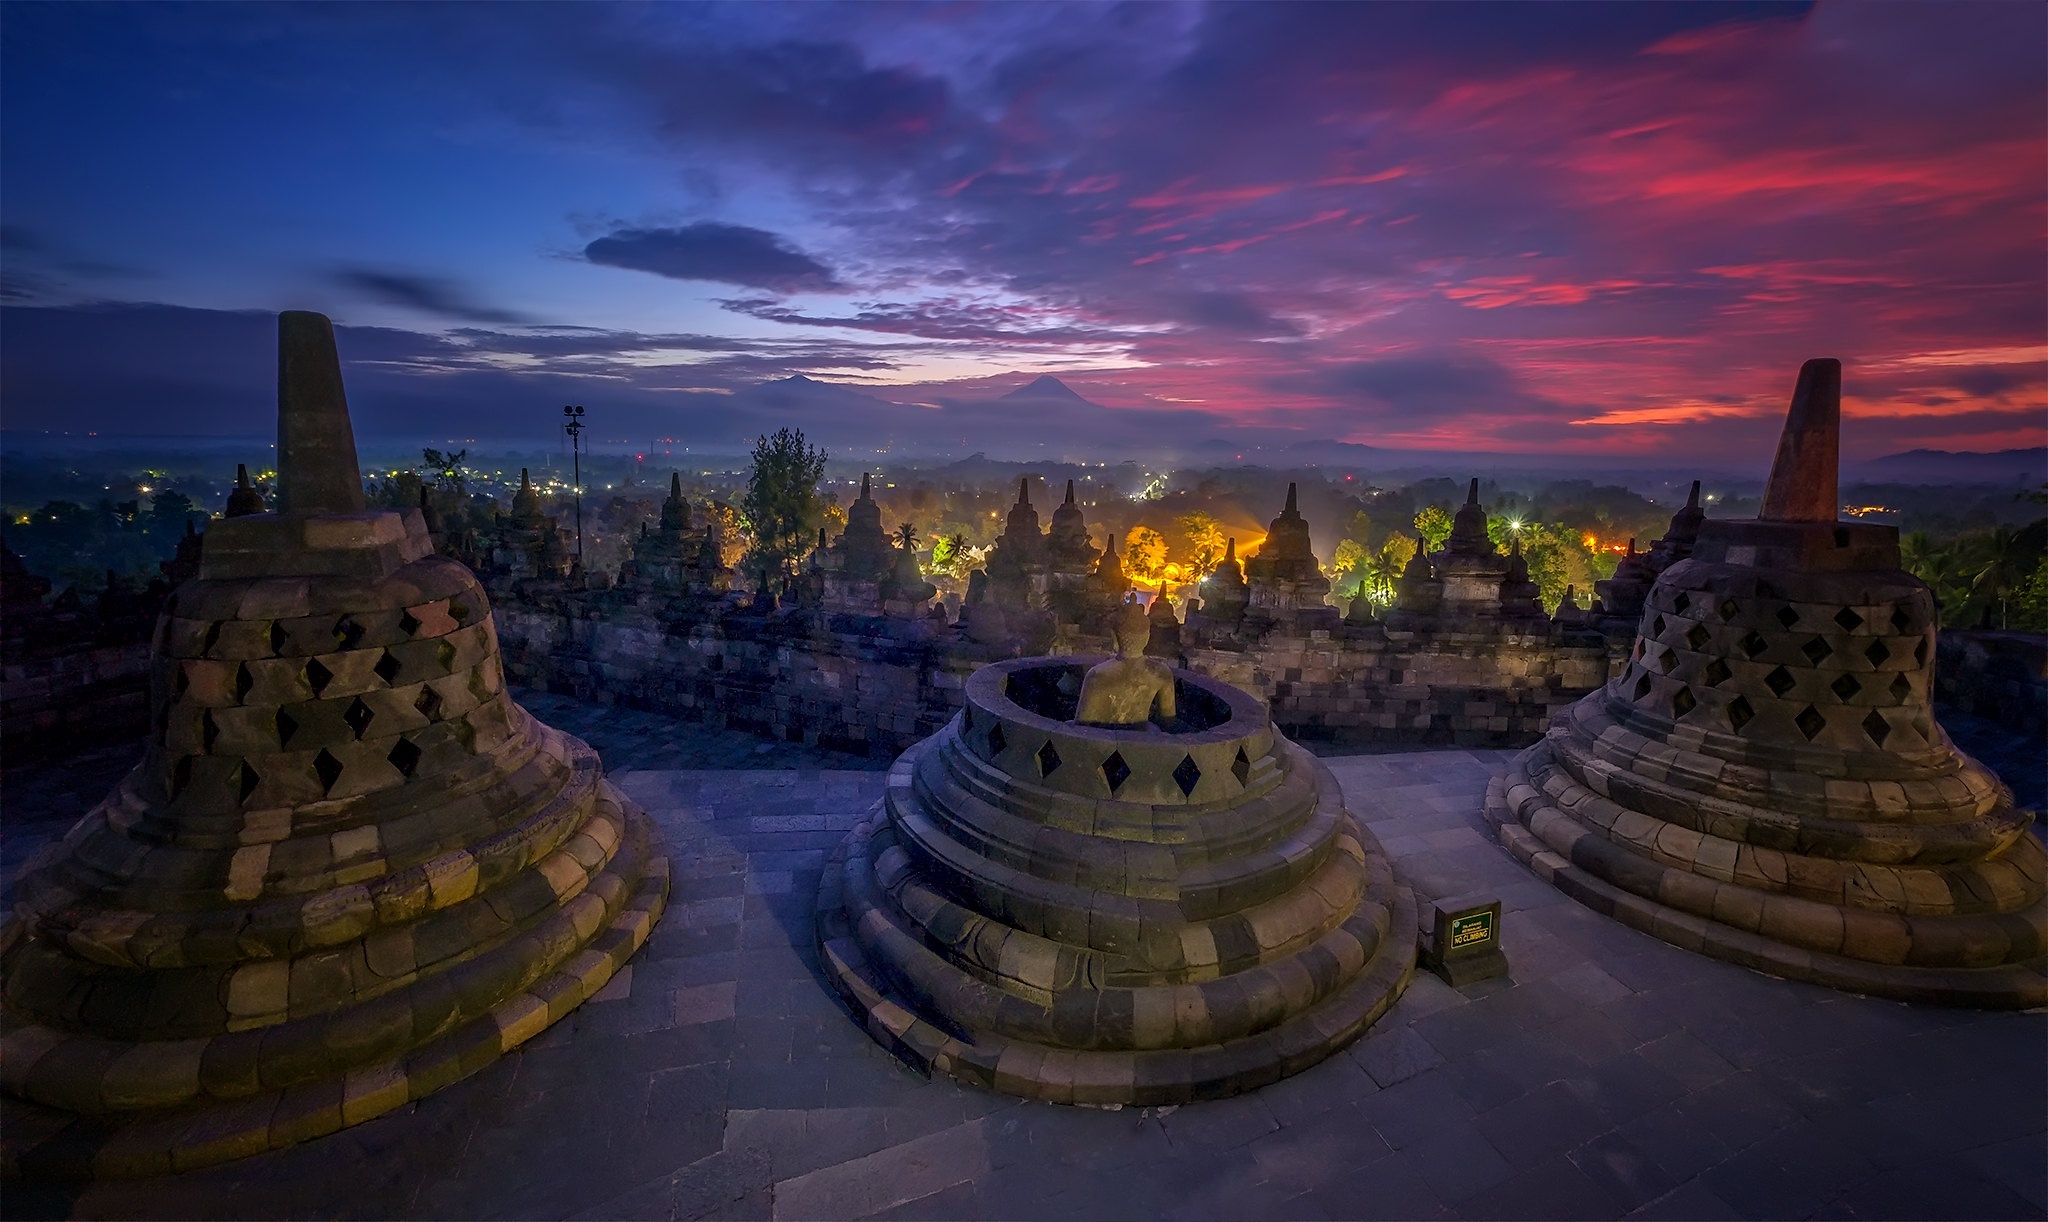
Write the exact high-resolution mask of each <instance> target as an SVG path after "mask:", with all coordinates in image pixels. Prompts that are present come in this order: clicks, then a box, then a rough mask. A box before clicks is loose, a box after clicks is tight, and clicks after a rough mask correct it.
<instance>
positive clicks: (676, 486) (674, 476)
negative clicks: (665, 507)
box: [668, 471, 683, 501]
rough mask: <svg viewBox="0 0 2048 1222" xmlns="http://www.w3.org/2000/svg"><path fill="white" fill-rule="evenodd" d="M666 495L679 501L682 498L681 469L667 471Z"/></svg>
mask: <svg viewBox="0 0 2048 1222" xmlns="http://www.w3.org/2000/svg"><path fill="white" fill-rule="evenodd" d="M668 495H669V497H670V499H672V500H677V501H680V500H682V499H683V473H682V472H681V471H671V472H669V473H668Z"/></svg>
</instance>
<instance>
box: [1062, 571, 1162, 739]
mask: <svg viewBox="0 0 2048 1222" xmlns="http://www.w3.org/2000/svg"><path fill="white" fill-rule="evenodd" d="M1110 634H1111V638H1112V639H1113V640H1114V641H1115V644H1116V654H1117V656H1116V657H1114V658H1111V659H1110V660H1109V661H1107V662H1099V663H1097V664H1096V665H1094V666H1092V667H1090V668H1089V669H1088V673H1087V674H1086V675H1085V676H1083V677H1082V679H1081V699H1080V705H1079V708H1078V710H1077V711H1076V713H1075V715H1074V720H1076V721H1078V722H1080V723H1081V724H1082V725H1090V726H1140V725H1144V724H1146V723H1148V722H1150V721H1151V720H1152V718H1153V715H1154V713H1155V712H1156V713H1157V714H1158V716H1159V717H1160V718H1162V719H1171V718H1172V717H1173V715H1174V709H1173V670H1172V668H1171V667H1169V666H1167V664H1166V663H1164V662H1162V661H1160V660H1159V659H1157V658H1148V657H1146V656H1145V646H1146V645H1147V644H1148V643H1149V642H1150V641H1151V639H1152V622H1151V620H1150V619H1149V618H1148V617H1147V616H1146V614H1145V610H1144V608H1142V607H1140V606H1139V605H1138V604H1137V603H1135V602H1127V603H1125V604H1124V605H1123V609H1122V610H1121V611H1119V612H1118V613H1117V615H1116V618H1115V619H1114V620H1112V621H1111V622H1110Z"/></svg>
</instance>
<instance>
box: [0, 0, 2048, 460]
mask: <svg viewBox="0 0 2048 1222" xmlns="http://www.w3.org/2000/svg"><path fill="white" fill-rule="evenodd" d="M0 226H4V231H0V424H4V426H5V427H6V428H8V429H42V428H49V429H58V430H70V431H85V430H97V431H100V432H102V433H103V434H114V435H128V434H194V435H199V434H238V433H261V432H264V431H266V430H267V429H268V428H269V427H271V421H272V420H273V419H274V416H273V412H274V387H275V374H274V368H275V365H274V362H275V356H274V338H273V336H274V323H273V322H272V321H271V315H272V314H273V313H274V312H275V311H277V310H280V309H317V310H322V311H324V312H327V313H329V314H330V315H332V316H333V317H334V319H335V321H336V323H337V325H338V326H339V327H340V332H339V334H340V345H341V348H342V353H343V358H344V361H345V363H346V364H345V368H346V374H347V377H348V384H349V390H350V398H351V404H352V407H353V409H354V414H355V416H356V420H357V425H358V428H359V430H363V431H365V432H367V433H370V434H373V435H408V434H418V435H421V436H429V435H432V436H442V435H478V436H485V437H491V438H508V439H510V438H519V437H523V436H532V437H534V438H537V439H547V438H550V437H551V436H552V433H551V429H552V428H553V425H554V424H555V423H556V422H557V419H558V416H559V408H560V405H561V404H563V403H569V402H574V403H579V404H583V405H585V406H586V407H587V408H588V410H589V419H590V420H591V421H592V425H591V431H592V433H593V434H595V435H597V436H600V437H605V436H615V437H616V438H617V439H622V440H631V439H634V438H640V437H654V436H663V437H674V438H678V439H681V440H683V441H692V440H694V441H697V442H700V443H706V444H709V443H711V442H713V441H731V440H733V439H740V438H745V437H750V436H752V435H754V434H755V433H757V432H760V431H763V430H771V429H773V428H775V427H777V426H778V425H779V424H781V423H785V422H789V423H799V424H801V425H802V426H804V427H806V428H807V430H810V431H812V432H813V434H814V437H815V438H816V439H818V440H822V441H824V442H825V443H826V444H827V445H828V446H868V445H873V446H877V447H879V446H881V445H883V444H889V443H894V444H899V445H907V444H910V443H913V442H918V441H922V442H924V443H926V444H928V445H935V446H939V447H942V448H946V447H950V448H952V449H957V450H959V451H960V452H961V453H963V454H964V453H967V452H971V451H973V450H977V449H979V450H988V451H989V452H991V453H1000V452H1002V451H1004V450H1006V449H1008V450H1016V449H1028V448H1029V447H1030V446H1031V445H1033V444H1040V445H1042V444H1044V443H1046V442H1047V441H1048V439H1051V440H1056V441H1057V442H1058V443H1059V444H1060V445H1061V446H1062V448H1063V449H1064V450H1066V451H1067V452H1069V453H1071V452H1074V451H1075V450H1076V448H1077V447H1078V448H1079V449H1080V450H1082V451H1084V452H1085V451H1086V450H1087V449H1089V448H1091V447H1093V448H1096V449H1097V450H1098V453H1099V457H1100V458H1102V459H1104V460H1111V461H1113V460H1115V459H1118V458H1122V457H1125V456H1127V452H1129V451H1132V450H1136V449H1141V448H1143V447H1145V446H1147V445H1150V444H1153V443H1157V442H1159V441H1161V440H1162V439H1171V440H1185V441H1193V440H1196V439H1221V440H1223V441H1225V442H1228V443H1231V444H1237V443H1239V442H1242V443H1244V444H1246V445H1248V446H1249V445H1252V444H1269V445H1270V444H1289V443H1296V444H1298V443H1302V442H1319V441H1325V440H1334V441H1345V442H1353V443H1359V444H1364V445H1371V446H1378V447H1384V448H1391V449H1409V450H1431V449H1446V450H1460V451H1474V450H1477V451H1498V452H1504V453H1528V454H1552V455H1578V454H1584V455H1599V456H1605V457H1607V458H1609V459H1612V458H1614V457H1616V456H1628V455H1633V454H1641V455H1643V456H1645V457H1646V458H1657V459H1670V458H1697V459H1699V460H1700V461H1710V460H1711V461H1719V462H1731V463H1735V464H1738V465H1740V464H1751V465H1756V466H1758V467H1759V468H1760V467H1761V466H1763V465H1764V464H1767V463H1768V458H1769V453H1770V450H1771V447H1772V444H1773V442H1774V439H1775V436H1776V431H1777V428H1778V425H1779V423H1780V421H1782V419H1783V413H1784V409H1785V405H1786V402H1787V400H1788V398H1789V395H1790V392H1791V389H1792V383H1793V380H1794V377H1795V375H1796V372H1797V370H1798V367H1799V364H1800V362H1801V361H1802V360H1804V359H1806V358H1808V357H1812V356H1836V357H1840V358H1842V360H1843V361H1844V363H1845V367H1846V369H1845V390H1846V395H1847V398H1846V402H1845V416H1846V417H1847V423H1846V424H1845V436H1844V453H1845V456H1850V457H1856V456H1865V457H1867V456H1873V455H1877V454H1884V453H1889V452H1895V451H1899V450H1904V449H1910V448H1917V447H1930V448H1938V449H1951V450H1994V449H2001V448H2008V447H2015V446H2027V445H2038V444H2041V443H2042V442H2043V440H2044V437H2048V6H2044V5H2040V4H2027V3H1988V4H1973V3H1968V2H1947V3H1939V4H1925V5H1922V4H1910V3H1901V4H1831V3H1822V4H1818V5H1807V4H1749V3H1713V4H1684V3H1672V4H1648V3H1622V4H1611V5H1603V4H1533V3H1532V4H1511V5H1504V6H1494V5H1489V4H1479V3H1465V4H1449V3H1443V4H1335V3H1330V4H1314V5H1292V4H1285V3H1255V4H1249V5H1227V4H1174V3H1141V4H1059V3H1033V4H1021V3H1014V4H1013V3H1004V4H956V3H931V4H920V5H856V4H826V3H813V4H802V5H779V4H771V3H754V4H734V5H710V6H700V5H689V4H632V5H605V4H594V3H592V4H584V3H578V4H571V5H554V4H545V3H531V4H518V5H481V4H475V5H451V4H437V5H427V6H417V7H415V6H407V5H399V4H377V5H370V4H345V5H337V6H324V5H318V4H291V5H283V4H264V5H237V4H227V3H218V4H204V5H196V6H184V5H178V4H151V5H95V4H85V3H67V4H40V5H34V4H13V5H8V6H7V7H6V11H5V14H4V18H0ZM1045 373H1052V374H1056V375H1058V376H1059V378H1060V379H1061V380H1062V381H1064V382H1065V383H1066V384H1067V385H1068V386H1070V387H1072V388H1073V389H1074V390H1076V391H1078V392H1079V393H1080V394H1081V395H1083V396H1085V397H1086V398H1087V399H1088V400H1090V401H1092V402H1093V403H1094V404H1097V405H1101V406H1100V407H1087V406H1085V405H1083V406H1078V407H1077V406H1075V405H1073V404H1071V403H1070V402H1066V401H1061V400H1047V401H1046V402H1044V403H1034V402H1033V401H1032V400H1030V399H1029V398H1028V397H1027V398H1026V399H1025V400H1021V401H1020V400H1017V399H1014V398H1012V399H1008V400H1004V399H1001V398H1000V397H999V396H1001V395H1002V394H1003V393H1005V392H1007V391H1009V390H1011V389H1013V388H1014V387H1016V386H1018V385H1020V384H1022V383H1025V382H1027V381H1029V380H1030V379H1031V378H1033V377H1036V376H1037V375H1040V374H1045ZM793 376H802V377H805V378H807V379H810V380H811V381H813V382H818V383H825V384H826V385H825V386H823V387H813V386H811V385H810V384H809V383H808V382H794V383H792V382H783V381H782V380H783V379H788V378H791V377H793ZM846 387H851V388H854V389H855V390H857V391H859V392H860V393H861V394H864V395H866V396H870V398H859V397H855V396H854V395H853V393H852V392H850V391H847V390H844V389H843V388H846ZM869 403H873V404H874V406H873V407H869V406H867V405H868V404H869Z"/></svg>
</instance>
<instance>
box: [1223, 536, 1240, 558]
mask: <svg viewBox="0 0 2048 1222" xmlns="http://www.w3.org/2000/svg"><path fill="white" fill-rule="evenodd" d="M1236 562H1237V538H1236V536H1234V535H1233V536H1232V537H1230V538H1228V539H1225V540H1224V541H1223V563H1225V564H1235V563H1236Z"/></svg>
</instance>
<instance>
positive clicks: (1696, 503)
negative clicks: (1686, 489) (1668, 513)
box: [1685, 480, 1700, 509]
mask: <svg viewBox="0 0 2048 1222" xmlns="http://www.w3.org/2000/svg"><path fill="white" fill-rule="evenodd" d="M1685 507H1686V508H1687V509H1698V508H1699V507H1700V482H1699V481H1698V480H1694V481H1693V482H1692V491H1691V492H1690V493H1687V494H1686V498H1685Z"/></svg>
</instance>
